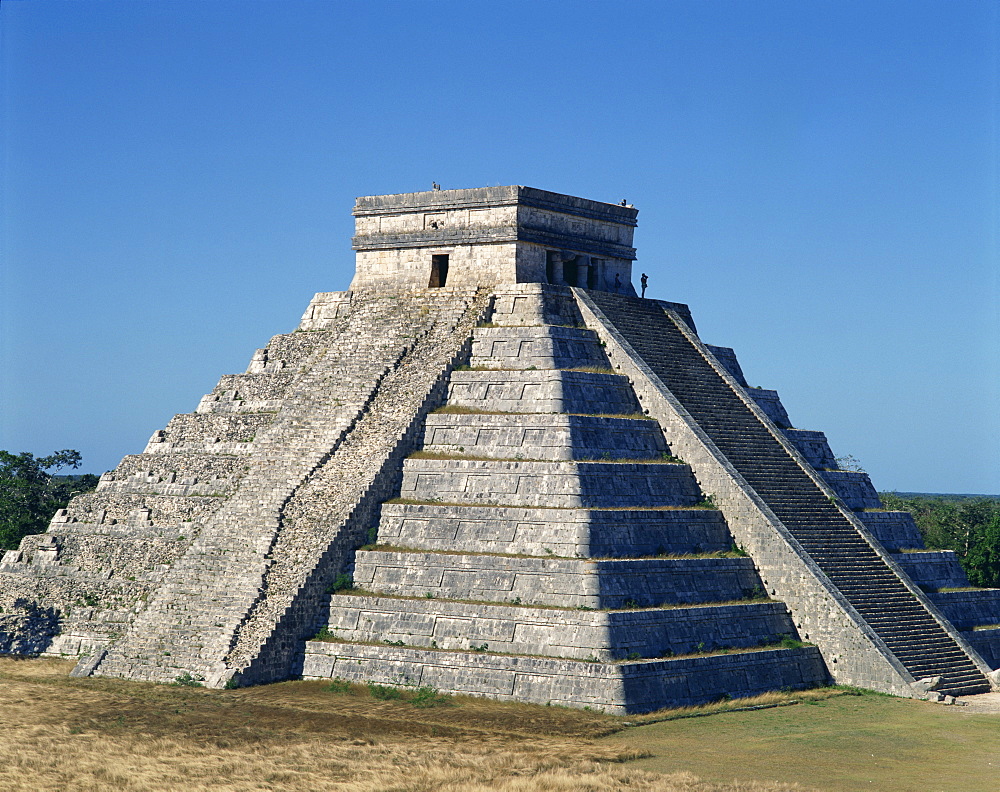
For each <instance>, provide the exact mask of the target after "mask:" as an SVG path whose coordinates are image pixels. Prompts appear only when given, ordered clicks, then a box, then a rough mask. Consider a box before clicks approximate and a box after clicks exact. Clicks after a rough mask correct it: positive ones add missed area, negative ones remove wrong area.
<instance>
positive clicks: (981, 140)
mask: <svg viewBox="0 0 1000 792" xmlns="http://www.w3.org/2000/svg"><path fill="white" fill-rule="evenodd" d="M998 10H1000V9H998V6H997V4H996V3H993V2H968V1H963V0H958V1H957V2H948V3H945V2H933V3H922V2H872V0H867V1H866V2H846V1H845V2H816V3H801V2H768V0H757V1H756V2H745V0H739V1H737V2H716V1H714V0H690V2H670V1H669V0H662V1H661V2H643V1H642V0H635V1H633V2H629V3H609V2H587V0H575V2H544V3H540V2H537V0H536V1H535V2H490V3H486V2H471V3H470V2H372V1H371V0H369V2H332V0H331V1H326V0H324V1H322V2H310V1H309V0H281V1H280V2H277V1H273V0H272V1H271V2H263V1H261V0H238V1H233V2H228V1H227V0H155V2H153V1H152V0H150V1H149V2H147V1H145V0H87V2H73V1H72V0H2V2H0V68H2V84H0V89H2V99H0V101H2V105H0V107H2V114H3V117H2V128H0V134H2V139H0V144H2V149H3V154H2V172H0V186H2V226H0V246H2V247H0V255H2V270H0V355H2V359H0V377H2V380H0V388H2V390H0V448H5V449H8V450H12V451H22V450H26V451H31V452H33V453H36V454H45V453H51V452H52V451H53V450H55V449H59V448H75V449H78V450H79V451H81V452H82V453H83V455H84V461H85V466H84V467H85V469H86V470H89V471H94V472H100V471H102V470H105V469H108V468H111V467H114V466H115V465H116V464H117V462H118V460H119V459H120V458H121V457H122V456H123V455H124V454H126V453H137V452H139V451H141V450H142V448H143V446H144V445H145V442H146V440H147V439H148V437H149V436H150V435H151V434H152V433H153V431H154V430H156V429H159V428H162V427H163V426H164V425H165V424H166V423H167V421H168V420H169V419H170V417H171V416H172V415H173V414H174V413H177V412H188V411H191V410H193V409H194V408H195V406H196V405H197V403H198V399H199V398H200V396H201V395H202V394H203V393H206V392H208V391H210V390H211V389H212V387H213V386H214V385H215V383H216V381H217V380H218V378H219V376H221V375H222V374H225V373H232V372H238V371H242V370H244V368H245V367H246V365H247V363H248V361H249V359H250V356H251V354H252V353H253V351H254V350H255V349H256V348H257V347H261V346H264V345H265V344H266V343H267V340H268V339H269V338H270V337H271V336H272V335H274V334H276V333H280V332H288V331H290V330H292V329H293V328H294V327H295V326H296V324H297V321H298V318H299V317H300V315H301V314H302V311H303V310H304V309H305V306H306V304H307V303H308V302H309V299H310V297H311V296H312V294H313V293H314V292H317V291H334V290H339V289H344V288H346V287H347V284H348V282H349V280H350V277H351V274H352V272H353V253H352V251H351V248H350V237H351V231H352V218H351V215H350V211H351V207H352V206H353V201H354V198H355V196H358V195H370V194H378V193H392V192H408V191H413V190H421V189H427V188H429V187H430V184H431V181H432V180H433V181H437V182H440V183H441V184H442V185H444V186H445V187H446V188H458V187H474V186H482V185H487V184H490V185H492V184H526V185H530V186H534V187H540V188H543V189H548V190H555V191H558V192H565V193H570V194H573V195H580V196H584V197H588V198H593V199H597V200H604V201H609V202H618V201H619V200H621V199H622V198H626V199H628V201H629V202H630V203H633V204H634V205H635V206H636V207H638V209H639V228H638V229H637V232H636V246H637V248H638V254H639V260H638V262H637V275H638V271H645V272H647V273H649V275H650V286H651V289H650V296H653V297H658V298H661V299H666V300H673V301H678V302H686V303H688V304H689V305H690V306H691V308H692V311H693V313H694V317H695V320H696V322H697V323H698V327H699V330H700V332H701V336H702V338H703V339H704V340H705V341H707V342H708V343H713V344H719V345H723V346H732V347H734V348H735V349H736V351H737V354H738V356H739V358H740V360H741V362H742V365H743V368H744V370H745V372H746V374H747V378H748V379H749V381H750V383H751V384H753V385H761V386H764V387H772V388H776V389H777V390H778V391H779V393H780V394H781V396H782V398H783V401H784V403H785V405H786V407H787V408H788V411H789V414H790V415H791V418H792V422H793V423H794V424H795V425H796V426H798V427H801V428H807V429H822V430H824V431H826V432H827V435H828V436H829V438H830V441H831V445H832V446H833V449H834V452H835V453H836V454H838V455H845V454H852V455H854V456H855V457H857V458H858V459H859V460H860V461H861V463H862V464H863V465H864V466H865V468H866V469H867V470H868V472H869V473H871V474H872V478H873V480H874V482H875V484H876V486H877V487H878V488H880V489H898V490H904V491H906V490H916V491H938V492H981V493H1000V410H998V404H1000V314H998V306H1000V284H998V270H1000V266H998V265H1000V262H998V216H997V197H998V196H997V177H998V167H997V165H998V149H997V127H998V120H1000V101H998V99H1000V91H998V71H1000V70H998V46H997V41H998V34H1000V14H998Z"/></svg>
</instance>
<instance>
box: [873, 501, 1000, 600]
mask: <svg viewBox="0 0 1000 792" xmlns="http://www.w3.org/2000/svg"><path fill="white" fill-rule="evenodd" d="M880 497H881V498H882V503H883V504H884V505H885V508H887V509H890V510H892V511H908V512H910V514H912V515H913V519H914V521H915V522H916V524H917V527H918V528H919V529H920V534H921V536H923V538H924V544H926V545H927V547H928V549H930V550H954V551H955V554H956V555H957V556H958V559H959V561H960V562H961V564H962V568H963V569H965V572H966V574H967V575H968V576H969V582H970V583H972V585H973V586H986V587H989V588H996V587H1000V498H985V497H984V498H977V497H960V496H949V495H905V496H903V495H899V494H897V493H895V492H882V493H880Z"/></svg>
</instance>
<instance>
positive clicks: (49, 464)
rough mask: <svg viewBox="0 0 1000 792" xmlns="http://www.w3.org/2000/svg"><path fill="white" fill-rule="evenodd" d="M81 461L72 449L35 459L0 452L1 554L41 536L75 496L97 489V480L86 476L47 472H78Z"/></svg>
mask: <svg viewBox="0 0 1000 792" xmlns="http://www.w3.org/2000/svg"><path fill="white" fill-rule="evenodd" d="M81 459H82V457H81V456H80V453H79V452H78V451H73V450H71V449H64V450H62V451H56V452H55V453H54V454H52V455H51V456H44V457H37V458H36V457H35V456H34V455H33V454H29V453H28V452H23V453H20V454H11V453H10V452H9V451H0V550H13V549H15V548H16V547H17V546H18V544H20V542H21V539H23V538H24V537H25V536H27V535H28V534H36V533H44V531H45V529H46V528H47V527H48V524H49V520H51V519H52V515H53V514H55V513H56V511H58V510H59V509H63V508H65V507H66V504H67V503H69V499H70V498H71V497H72V496H73V495H74V494H75V493H77V492H85V491H87V490H92V489H94V488H95V487H96V486H97V481H98V478H97V476H94V475H92V474H89V473H87V474H84V475H79V476H73V475H53V474H52V473H51V472H49V471H56V472H58V471H60V470H63V469H66V468H69V469H75V468H78V467H80V461H81Z"/></svg>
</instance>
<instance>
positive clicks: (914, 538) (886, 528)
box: [856, 511, 924, 552]
mask: <svg viewBox="0 0 1000 792" xmlns="http://www.w3.org/2000/svg"><path fill="white" fill-rule="evenodd" d="M856 516H857V518H858V519H859V520H861V522H862V523H864V526H865V528H867V529H868V531H869V532H870V533H871V534H872V535H873V536H874V537H875V538H876V539H878V541H879V542H880V543H881V544H882V546H883V547H885V549H886V550H888V551H890V552H896V551H898V550H922V549H923V547H924V540H923V537H921V535H920V529H919V528H917V525H916V523H915V522H913V515H912V514H910V513H909V512H894V511H862V512H858V513H857V514H856Z"/></svg>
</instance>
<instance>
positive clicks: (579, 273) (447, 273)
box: [350, 185, 638, 295]
mask: <svg viewBox="0 0 1000 792" xmlns="http://www.w3.org/2000/svg"><path fill="white" fill-rule="evenodd" d="M637 214H638V211H637V210H636V209H635V208H633V207H631V206H623V205H618V204H606V203H601V202H599V201H590V200H587V199H585V198H574V197H572V196H569V195H561V194H559V193H554V192H547V191H546V190H536V189H535V188H533V187H521V186H516V185H515V186H509V187H478V188H475V189H469V190H440V189H434V190H430V191H427V192H416V193H400V194H397V195H370V196H365V197H361V198H358V199H357V202H356V203H355V206H354V217H355V236H354V239H353V245H354V250H356V251H357V271H356V273H355V275H354V280H353V281H351V287H350V288H351V290H352V291H357V290H365V289H383V288H399V287H404V288H405V287H411V288H421V289H425V288H433V287H439V286H446V285H447V286H490V285H496V284H510V283H553V284H561V285H567V286H581V287H583V288H587V289H595V290H599V291H611V292H618V293H621V294H629V295H634V294H635V290H634V289H633V287H632V284H631V275H632V262H633V261H634V260H635V248H633V247H632V234H633V230H634V229H635V226H636V215H637Z"/></svg>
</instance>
